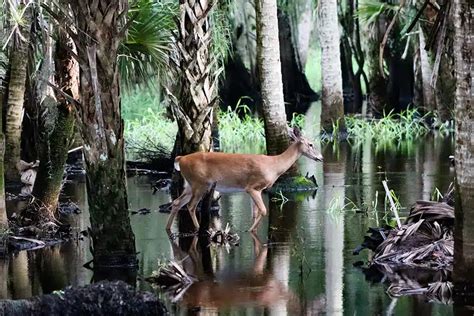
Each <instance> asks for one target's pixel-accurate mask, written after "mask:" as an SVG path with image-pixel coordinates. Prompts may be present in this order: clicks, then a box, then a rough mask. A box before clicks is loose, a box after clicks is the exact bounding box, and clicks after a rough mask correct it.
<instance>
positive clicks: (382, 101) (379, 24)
mask: <svg viewBox="0 0 474 316" xmlns="http://www.w3.org/2000/svg"><path fill="white" fill-rule="evenodd" d="M375 23H376V24H375V25H374V26H373V31H367V32H369V35H368V36H369V39H368V41H367V70H368V73H367V76H368V81H369V93H368V95H367V109H368V112H369V113H371V114H372V115H373V116H380V115H381V114H383V110H384V107H385V106H386V105H387V96H386V95H387V80H386V79H385V78H384V77H383V76H382V74H381V73H380V69H379V44H380V42H381V40H382V35H383V31H384V30H383V24H384V18H383V17H381V18H379V19H378V20H377V21H376V22H375Z"/></svg>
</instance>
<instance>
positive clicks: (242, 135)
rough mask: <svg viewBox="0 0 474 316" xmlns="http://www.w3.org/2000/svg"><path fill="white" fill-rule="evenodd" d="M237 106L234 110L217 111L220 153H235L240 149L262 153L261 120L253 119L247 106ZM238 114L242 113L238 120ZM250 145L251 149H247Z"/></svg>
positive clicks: (263, 132)
mask: <svg viewBox="0 0 474 316" xmlns="http://www.w3.org/2000/svg"><path fill="white" fill-rule="evenodd" d="M240 102H241V100H239V103H238V104H237V106H236V108H235V110H232V109H231V108H230V107H228V108H227V111H219V135H220V145H221V149H222V151H225V152H235V151H237V150H240V151H241V150H242V148H246V149H250V151H252V152H264V150H265V128H264V124H263V120H262V119H260V118H258V117H254V116H253V115H252V113H251V112H250V109H249V108H248V106H246V105H244V104H241V103H240ZM239 112H243V117H242V118H240V116H239ZM249 144H252V145H253V147H252V148H248V146H249Z"/></svg>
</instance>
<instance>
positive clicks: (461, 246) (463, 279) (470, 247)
mask: <svg viewBox="0 0 474 316" xmlns="http://www.w3.org/2000/svg"><path fill="white" fill-rule="evenodd" d="M453 11H454V14H453V16H454V30H455V33H454V50H453V51H454V61H455V67H454V70H455V71H454V73H455V77H456V94H455V96H456V97H455V104H456V108H455V112H456V113H455V114H456V148H455V162H456V182H457V187H456V193H457V194H456V207H455V211H456V227H455V241H454V242H455V247H454V251H455V253H454V260H455V265H454V274H453V279H454V282H455V285H456V286H457V287H459V288H465V286H466V285H467V286H468V287H467V291H472V284H473V282H474V280H473V275H474V255H473V254H474V230H473V229H472V227H473V225H474V142H473V138H472V135H474V117H473V110H472V109H473V104H472V95H473V94H472V93H473V91H472V64H473V62H474V58H473V50H472V47H473V45H474V40H473V39H474V35H473V32H472V28H473V27H474V25H473V19H472V15H473V10H472V2H471V1H469V0H455V1H454V10H453ZM466 293H468V292H466ZM466 298H469V299H471V300H472V295H469V296H466ZM458 299H460V300H462V298H460V297H459V298H458V297H455V300H458Z"/></svg>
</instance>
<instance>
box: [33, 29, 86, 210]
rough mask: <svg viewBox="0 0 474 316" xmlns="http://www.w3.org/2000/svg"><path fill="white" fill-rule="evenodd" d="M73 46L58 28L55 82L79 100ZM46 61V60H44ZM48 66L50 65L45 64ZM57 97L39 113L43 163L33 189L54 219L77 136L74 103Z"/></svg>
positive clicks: (77, 73)
mask: <svg viewBox="0 0 474 316" xmlns="http://www.w3.org/2000/svg"><path fill="white" fill-rule="evenodd" d="M73 49H74V46H73V43H72V41H71V40H70V39H69V37H68V36H67V34H66V32H65V31H64V30H62V29H59V30H58V40H57V42H56V50H55V56H54V58H55V62H54V66H55V69H56V71H55V76H54V79H55V80H54V82H55V83H56V85H57V86H58V87H60V89H61V90H62V92H63V93H65V94H67V95H69V96H72V97H73V98H74V99H77V98H78V88H79V66H78V64H77V61H76V60H75V59H74V58H73V57H72V54H71V53H70V52H71V51H73ZM45 61H46V59H45V60H44V61H43V63H45ZM45 66H48V65H47V64H45ZM49 66H50V67H52V66H53V63H52V62H51V63H50V64H49ZM45 72H46V73H52V72H53V71H52V69H51V70H50V71H47V70H46V71H45ZM42 99H43V98H42ZM55 99H56V100H54V99H53V98H52V97H46V98H44V101H43V102H42V103H41V112H42V113H46V115H40V119H41V120H42V122H41V123H40V124H39V126H40V135H42V136H43V137H41V138H40V143H41V145H40V146H39V160H40V165H39V168H38V174H37V176H36V181H35V186H34V189H33V196H35V198H36V200H37V201H40V203H41V208H40V210H41V211H42V212H43V214H42V215H43V216H42V217H46V218H54V213H55V211H56V209H57V205H58V199H59V193H60V192H61V187H62V180H63V175H64V167H65V165H66V159H67V154H68V149H69V147H70V144H71V141H72V138H73V136H74V134H73V133H74V121H75V117H74V108H73V107H74V105H73V104H72V103H71V102H70V101H69V100H67V99H66V98H65V97H64V95H63V94H61V93H60V92H56V93H55ZM47 121H50V122H47Z"/></svg>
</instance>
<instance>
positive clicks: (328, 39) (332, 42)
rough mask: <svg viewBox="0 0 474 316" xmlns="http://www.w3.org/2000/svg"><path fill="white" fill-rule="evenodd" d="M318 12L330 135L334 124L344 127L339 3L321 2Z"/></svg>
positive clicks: (325, 125)
mask: <svg viewBox="0 0 474 316" xmlns="http://www.w3.org/2000/svg"><path fill="white" fill-rule="evenodd" d="M319 10H320V11H319V21H320V28H319V30H320V43H321V72H322V108H321V128H322V129H323V130H325V131H326V132H331V131H332V130H333V125H334V124H339V126H344V100H343V95H342V72H341V53H340V50H339V23H338V21H339V20H338V15H337V1H336V0H322V1H321V3H320V9H319Z"/></svg>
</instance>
